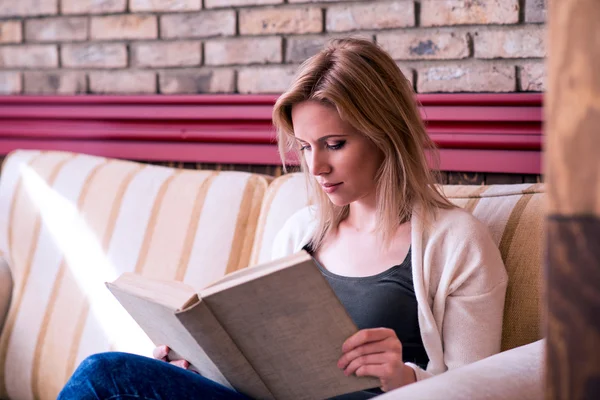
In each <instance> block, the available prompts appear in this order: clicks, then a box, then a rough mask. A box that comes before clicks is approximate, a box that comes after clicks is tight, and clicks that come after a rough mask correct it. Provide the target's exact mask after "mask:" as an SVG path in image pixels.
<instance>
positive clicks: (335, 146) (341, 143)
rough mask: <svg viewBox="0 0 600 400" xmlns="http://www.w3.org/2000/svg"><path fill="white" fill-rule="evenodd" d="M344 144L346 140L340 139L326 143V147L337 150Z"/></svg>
mask: <svg viewBox="0 0 600 400" xmlns="http://www.w3.org/2000/svg"><path fill="white" fill-rule="evenodd" d="M345 144H346V142H345V141H341V142H337V143H334V144H328V145H327V148H328V149H329V150H339V149H341V148H342V147H344V145H345Z"/></svg>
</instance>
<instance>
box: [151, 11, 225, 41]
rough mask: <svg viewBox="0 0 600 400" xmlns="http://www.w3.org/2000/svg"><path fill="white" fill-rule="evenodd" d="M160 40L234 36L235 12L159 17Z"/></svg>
mask: <svg viewBox="0 0 600 400" xmlns="http://www.w3.org/2000/svg"><path fill="white" fill-rule="evenodd" d="M160 32H161V37H162V38H167V39H170V38H200V37H211V36H229V35H235V11H233V10H218V11H202V12H199V13H185V14H171V15H163V16H161V17H160Z"/></svg>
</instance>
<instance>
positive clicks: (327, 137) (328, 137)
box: [296, 135, 348, 143]
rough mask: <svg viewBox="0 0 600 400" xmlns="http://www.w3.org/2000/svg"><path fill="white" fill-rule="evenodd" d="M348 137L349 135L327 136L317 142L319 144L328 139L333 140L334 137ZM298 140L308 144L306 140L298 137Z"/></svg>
mask: <svg viewBox="0 0 600 400" xmlns="http://www.w3.org/2000/svg"><path fill="white" fill-rule="evenodd" d="M346 136H348V135H326V136H323V137H320V138H319V139H317V141H318V142H323V141H325V140H327V139H331V138H333V137H346ZM296 140H298V141H300V142H302V143H308V142H307V141H306V140H302V139H300V138H298V137H296Z"/></svg>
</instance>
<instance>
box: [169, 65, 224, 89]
mask: <svg viewBox="0 0 600 400" xmlns="http://www.w3.org/2000/svg"><path fill="white" fill-rule="evenodd" d="M234 76H235V73H234V71H233V70H232V69H223V68H220V69H206V68H202V69H192V70H188V69H184V70H167V71H163V72H161V73H160V74H159V79H160V80H159V85H160V92H161V93H163V94H177V93H180V94H181V93H185V94H194V93H233V91H234Z"/></svg>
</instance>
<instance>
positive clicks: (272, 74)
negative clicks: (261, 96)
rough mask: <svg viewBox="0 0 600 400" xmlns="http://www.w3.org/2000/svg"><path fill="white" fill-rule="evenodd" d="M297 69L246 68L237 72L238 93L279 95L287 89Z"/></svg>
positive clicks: (277, 67)
mask: <svg viewBox="0 0 600 400" xmlns="http://www.w3.org/2000/svg"><path fill="white" fill-rule="evenodd" d="M297 69H298V67H296V66H293V67H292V66H272V67H260V68H256V67H248V68H241V69H239V70H238V81H237V87H238V91H239V92H240V93H281V92H283V91H285V90H287V89H288V87H289V86H290V84H291V82H292V79H293V78H294V75H295V73H296V70H297Z"/></svg>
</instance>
